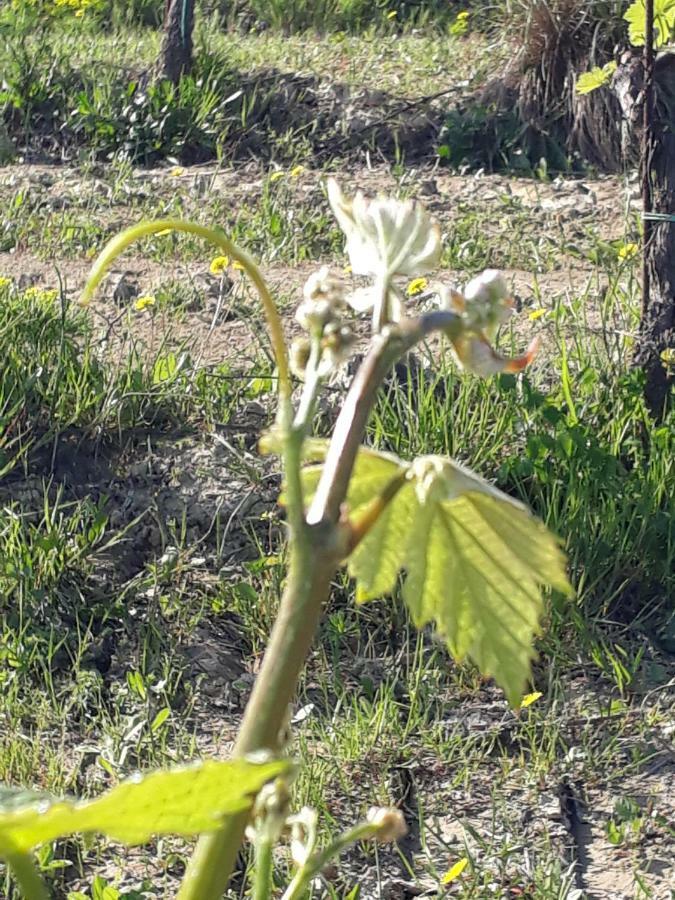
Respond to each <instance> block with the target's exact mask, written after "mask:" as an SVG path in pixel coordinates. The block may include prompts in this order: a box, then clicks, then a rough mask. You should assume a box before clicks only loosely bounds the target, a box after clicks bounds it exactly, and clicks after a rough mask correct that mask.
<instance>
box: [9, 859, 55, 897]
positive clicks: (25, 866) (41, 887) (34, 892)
mask: <svg viewBox="0 0 675 900" xmlns="http://www.w3.org/2000/svg"><path fill="white" fill-rule="evenodd" d="M6 862H7V866H8V868H9V870H10V872H11V873H12V875H13V876H14V879H15V881H16V883H17V884H18V885H19V889H20V890H21V893H22V894H23V896H24V898H25V900H49V891H48V890H47V886H46V884H45V883H44V881H43V878H42V875H41V874H40V872H39V871H38V868H37V866H36V865H35V863H34V862H33V858H32V857H31V856H30V854H28V853H16V854H14V855H13V856H8V857H7V859H6Z"/></svg>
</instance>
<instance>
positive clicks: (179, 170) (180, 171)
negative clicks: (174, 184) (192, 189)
mask: <svg viewBox="0 0 675 900" xmlns="http://www.w3.org/2000/svg"><path fill="white" fill-rule="evenodd" d="M169 175H171V176H172V177H173V178H180V177H181V175H185V169H184V168H183V167H182V166H174V167H173V169H169Z"/></svg>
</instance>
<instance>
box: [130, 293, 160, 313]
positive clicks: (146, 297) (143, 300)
mask: <svg viewBox="0 0 675 900" xmlns="http://www.w3.org/2000/svg"><path fill="white" fill-rule="evenodd" d="M156 302H157V300H156V298H155V295H154V294H143V296H142V297H139V298H138V300H137V301H136V302H135V303H134V309H135V310H136V311H137V312H143V310H144V309H148V307H151V306H154V305H155V303H156Z"/></svg>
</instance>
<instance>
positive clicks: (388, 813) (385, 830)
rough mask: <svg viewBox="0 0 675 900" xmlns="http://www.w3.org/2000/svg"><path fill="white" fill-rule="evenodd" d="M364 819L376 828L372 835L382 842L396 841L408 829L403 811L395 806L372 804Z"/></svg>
mask: <svg viewBox="0 0 675 900" xmlns="http://www.w3.org/2000/svg"><path fill="white" fill-rule="evenodd" d="M366 821H368V822H370V824H371V825H374V826H375V828H377V834H375V835H374V837H375V838H376V839H377V840H378V841H381V842H382V843H389V842H390V841H397V840H398V839H399V838H402V837H403V836H404V834H406V832H407V831H408V826H407V825H406V824H405V819H404V818H403V813H402V812H401V810H400V809H396V808H395V807H393V806H392V807H380V806H373V807H371V808H370V809H369V810H368V815H367V816H366Z"/></svg>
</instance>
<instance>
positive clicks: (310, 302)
mask: <svg viewBox="0 0 675 900" xmlns="http://www.w3.org/2000/svg"><path fill="white" fill-rule="evenodd" d="M303 295H304V300H303V301H302V303H301V304H300V306H299V307H298V309H297V311H296V313H295V318H296V320H297V321H298V322H299V323H300V325H302V327H303V328H305V329H307V331H317V330H318V331H322V330H323V329H324V328H325V327H326V325H328V324H329V323H330V322H333V321H335V320H336V319H337V316H338V313H339V312H340V311H341V310H342V309H344V306H345V285H344V282H343V280H342V278H341V277H340V276H339V275H337V274H335V273H334V272H331V271H330V269H329V268H328V266H322V268H321V269H319V271H318V272H313V273H312V274H311V275H310V276H309V278H308V279H307V281H306V282H305V286H304V288H303Z"/></svg>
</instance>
